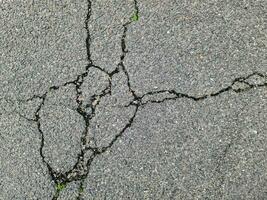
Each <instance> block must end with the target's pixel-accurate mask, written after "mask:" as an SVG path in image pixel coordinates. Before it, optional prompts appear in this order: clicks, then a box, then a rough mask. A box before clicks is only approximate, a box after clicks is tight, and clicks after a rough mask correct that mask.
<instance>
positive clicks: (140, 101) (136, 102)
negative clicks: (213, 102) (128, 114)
mask: <svg viewBox="0 0 267 200" xmlns="http://www.w3.org/2000/svg"><path fill="white" fill-rule="evenodd" d="M253 76H259V77H262V78H265V79H266V80H267V76H265V75H264V74H261V73H259V72H254V73H252V74H249V75H248V76H246V77H239V78H236V79H234V80H233V81H232V83H231V84H230V85H229V86H227V87H225V88H222V89H220V90H219V91H217V92H213V93H210V94H203V95H201V96H192V95H189V94H186V93H179V92H177V91H175V90H159V91H153V92H147V93H145V94H143V95H142V96H140V97H138V98H136V99H134V100H133V101H132V102H130V103H129V104H128V105H126V107H128V106H130V105H141V106H145V105H146V104H150V103H163V102H165V101H170V100H177V99H181V98H185V99H190V100H193V101H202V100H205V99H208V98H210V97H216V96H219V95H221V94H223V93H226V92H230V91H233V92H235V93H241V92H245V91H249V90H251V89H254V88H261V87H267V82H265V83H260V84H250V83H248V82H247V80H248V79H249V78H251V77H253ZM236 83H243V84H245V85H246V87H244V88H234V85H235V84H236ZM164 93H167V94H169V95H173V97H165V98H163V99H161V100H150V99H149V100H147V101H145V102H144V101H143V98H145V97H147V96H149V97H153V96H154V95H158V94H164Z"/></svg>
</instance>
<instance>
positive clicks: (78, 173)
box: [26, 0, 267, 200]
mask: <svg viewBox="0 0 267 200" xmlns="http://www.w3.org/2000/svg"><path fill="white" fill-rule="evenodd" d="M87 2H88V7H87V15H86V19H85V29H86V33H87V36H86V40H85V42H86V51H87V61H88V65H87V66H86V67H85V71H84V72H83V73H82V74H79V75H78V76H77V77H76V79H75V80H72V81H68V82H66V83H64V84H62V85H59V86H51V87H50V88H49V89H48V90H47V91H46V92H45V93H44V94H43V95H34V96H33V97H31V98H29V99H27V100H26V101H33V100H35V99H38V100H41V103H40V105H39V106H38V108H37V110H36V111H35V114H34V119H28V120H30V121H33V122H35V123H36V124H37V128H38V131H39V133H40V137H41V144H40V149H39V151H40V156H41V158H42V161H43V163H44V164H45V165H46V166H47V169H48V171H49V173H50V176H51V178H52V180H53V181H54V183H55V184H56V185H57V184H61V185H66V184H67V183H70V182H72V181H81V186H80V191H79V197H78V198H79V199H80V197H81V196H82V190H83V187H84V186H83V181H84V179H85V178H86V177H87V175H88V173H89V170H90V167H91V164H92V162H93V161H94V159H95V158H96V157H97V156H99V155H101V154H103V153H105V152H106V151H108V150H109V149H110V148H112V146H113V145H114V144H115V143H116V142H117V141H118V140H119V139H120V138H121V137H122V136H123V134H124V133H125V131H126V130H127V129H129V128H130V127H131V126H132V124H133V123H134V120H135V117H136V116H137V113H138V111H140V107H142V106H145V105H147V104H150V103H162V102H165V101H169V100H176V99H181V98H184V99H190V100H193V101H203V100H205V99H207V98H211V97H216V96H219V95H221V94H223V93H226V92H229V91H233V92H236V93H240V92H245V91H248V90H251V89H253V88H258V87H266V86H267V82H266V81H265V82H264V83H259V84H252V83H249V82H248V80H249V79H250V78H252V77H254V76H258V77H261V78H264V79H265V80H267V77H266V76H265V75H264V74H261V73H259V72H254V73H252V74H250V75H248V76H246V77H240V78H236V79H235V80H233V81H232V83H231V84H230V85H229V86H227V87H225V88H222V89H220V90H218V91H216V92H214V93H211V94H203V95H201V96H192V95H190V94H185V93H179V92H177V91H175V90H159V91H153V92H147V93H145V94H143V95H141V96H139V95H137V94H136V92H135V91H134V90H133V89H132V86H131V81H130V75H129V73H128V71H127V68H126V66H125V64H124V60H125V57H126V56H127V53H128V50H127V44H126V37H127V32H128V27H129V25H131V24H132V23H134V22H135V21H137V20H138V18H139V9H138V3H137V0H134V9H135V15H136V16H137V20H132V19H129V21H128V22H126V23H125V24H123V33H122V37H121V51H122V53H121V56H120V62H119V63H118V66H117V68H116V69H115V70H114V71H112V72H107V71H106V70H105V69H103V68H101V67H99V66H95V65H94V63H93V60H92V58H91V49H90V45H91V34H90V30H89V22H90V18H91V15H92V2H91V0H88V1H87ZM135 19H136V17H135ZM90 68H95V69H97V70H100V71H101V72H103V73H105V74H106V75H107V76H108V77H109V85H108V86H107V87H106V88H105V89H104V90H103V91H100V94H94V95H92V96H91V98H90V103H85V102H84V100H83V98H82V95H83V91H82V89H81V87H82V85H83V83H84V80H85V78H86V77H87V76H88V74H89V70H90ZM119 72H123V73H124V75H125V76H126V78H127V86H128V89H129V92H130V94H131V95H132V97H133V100H132V101H131V102H130V104H128V105H126V107H133V108H134V112H133V115H132V117H130V119H129V120H128V122H127V123H126V125H125V126H124V127H123V128H122V129H121V130H120V131H119V132H118V133H117V134H116V135H115V136H114V138H113V139H112V140H111V141H110V142H109V144H108V145H107V146H104V147H95V146H96V145H95V146H94V147H92V146H90V145H88V144H89V141H88V139H87V138H88V137H87V136H88V130H89V126H90V120H92V119H93V118H94V116H95V113H96V110H97V107H98V105H99V103H100V101H101V99H102V98H103V97H105V96H107V95H111V81H112V77H113V76H114V75H115V74H117V73H119ZM237 83H242V84H244V85H245V86H246V87H235V85H236V84H237ZM67 85H74V86H75V92H76V104H77V109H76V111H77V113H78V114H79V115H80V116H82V118H83V121H84V124H85V129H84V131H83V134H82V136H81V151H80V153H79V154H78V156H77V161H76V163H75V165H74V166H73V167H72V168H71V169H70V170H69V171H66V172H64V173H59V172H56V171H55V170H54V169H53V168H52V167H51V165H50V164H49V163H48V161H47V160H46V158H45V156H44V153H43V148H44V141H45V135H44V133H43V131H42V128H41V127H42V126H41V116H40V111H41V110H42V108H43V106H44V105H45V103H46V99H47V96H48V94H49V93H50V92H53V91H55V90H58V89H59V88H61V87H64V86H67ZM159 94H163V95H164V96H165V97H164V98H163V99H155V97H156V95H159ZM145 99H147V100H145ZM86 108H91V112H90V113H88V112H87V111H86V110H87V109H86ZM92 140H94V139H93V138H92ZM94 142H95V141H94ZM88 152H90V153H91V154H90V156H89V158H86V154H87V153H88ZM58 196H59V192H58V191H57V192H56V194H55V195H54V197H53V200H56V199H58Z"/></svg>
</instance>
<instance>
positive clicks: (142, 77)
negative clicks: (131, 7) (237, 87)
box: [125, 0, 267, 94]
mask: <svg viewBox="0 0 267 200" xmlns="http://www.w3.org/2000/svg"><path fill="white" fill-rule="evenodd" d="M139 9H140V13H142V14H141V17H140V20H139V21H138V23H134V24H133V25H132V26H130V27H129V32H128V35H127V43H128V46H129V47H130V48H129V53H128V55H127V57H126V61H125V65H126V66H127V68H128V71H129V74H130V77H131V81H132V86H133V89H134V90H136V92H138V93H139V94H143V93H145V92H148V91H151V90H157V89H177V90H179V91H180V92H186V93H190V94H201V93H203V92H205V93H210V92H213V91H214V90H216V89H218V88H220V87H224V86H225V85H227V84H228V83H229V82H230V81H231V80H232V79H233V78H235V77H237V76H246V75H248V74H250V73H251V72H254V71H260V72H266V64H267V63H266V44H267V43H266V42H267V40H266V21H264V19H265V18H266V17H267V15H266V3H265V2H264V1H253V0H252V1H238V0H234V1H227V3H226V2H225V1H216V0H215V1H185V0H181V1H173V0H166V1H164V3H163V2H161V1H155V0H146V1H140V2H139Z"/></svg>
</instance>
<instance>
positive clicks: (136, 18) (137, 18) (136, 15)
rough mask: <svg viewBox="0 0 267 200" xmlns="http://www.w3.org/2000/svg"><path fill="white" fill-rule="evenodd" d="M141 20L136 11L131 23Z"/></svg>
mask: <svg viewBox="0 0 267 200" xmlns="http://www.w3.org/2000/svg"><path fill="white" fill-rule="evenodd" d="M138 20H139V15H138V12H137V11H136V12H135V13H134V14H133V15H132V16H131V21H132V22H136V21H138Z"/></svg>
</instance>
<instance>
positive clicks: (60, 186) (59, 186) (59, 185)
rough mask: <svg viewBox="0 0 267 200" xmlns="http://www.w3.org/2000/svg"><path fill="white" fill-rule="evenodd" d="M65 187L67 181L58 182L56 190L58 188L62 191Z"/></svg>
mask: <svg viewBox="0 0 267 200" xmlns="http://www.w3.org/2000/svg"><path fill="white" fill-rule="evenodd" d="M65 187H66V183H58V184H57V185H56V190H57V191H58V192H60V191H62V190H64V189H65Z"/></svg>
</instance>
